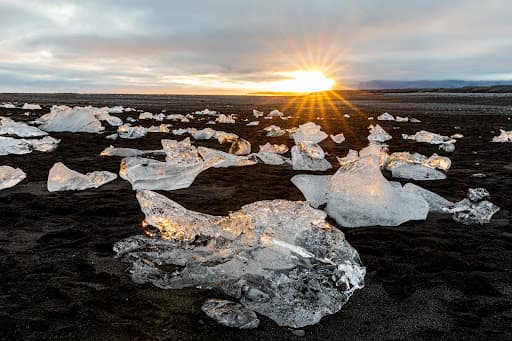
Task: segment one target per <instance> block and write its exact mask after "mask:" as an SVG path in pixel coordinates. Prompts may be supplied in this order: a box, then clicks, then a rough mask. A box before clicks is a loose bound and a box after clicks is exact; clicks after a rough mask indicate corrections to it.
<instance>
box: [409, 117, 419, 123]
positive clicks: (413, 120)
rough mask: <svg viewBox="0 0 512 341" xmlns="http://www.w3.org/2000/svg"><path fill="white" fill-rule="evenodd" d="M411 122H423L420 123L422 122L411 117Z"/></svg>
mask: <svg viewBox="0 0 512 341" xmlns="http://www.w3.org/2000/svg"><path fill="white" fill-rule="evenodd" d="M409 122H411V123H421V121H420V120H418V119H417V118H414V117H411V118H410V119H409Z"/></svg>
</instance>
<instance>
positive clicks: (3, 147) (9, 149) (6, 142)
mask: <svg viewBox="0 0 512 341" xmlns="http://www.w3.org/2000/svg"><path fill="white" fill-rule="evenodd" d="M30 152H32V144H31V143H30V142H29V141H27V140H24V139H15V138H12V137H4V136H0V155H9V154H17V155H22V154H28V153H30Z"/></svg>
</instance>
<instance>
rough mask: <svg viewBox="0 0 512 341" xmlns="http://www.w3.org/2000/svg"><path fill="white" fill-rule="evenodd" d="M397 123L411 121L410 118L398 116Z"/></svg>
mask: <svg viewBox="0 0 512 341" xmlns="http://www.w3.org/2000/svg"><path fill="white" fill-rule="evenodd" d="M395 121H396V122H408V121H409V117H401V116H397V117H395Z"/></svg>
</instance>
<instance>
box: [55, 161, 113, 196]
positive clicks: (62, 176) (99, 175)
mask: <svg viewBox="0 0 512 341" xmlns="http://www.w3.org/2000/svg"><path fill="white" fill-rule="evenodd" d="M116 178H117V175H116V174H114V173H111V172H106V171H95V172H90V173H87V174H82V173H79V172H76V171H74V170H71V169H69V168H68V167H66V166H65V165H64V164H63V163H62V162H57V163H56V164H54V165H53V167H52V168H51V169H50V172H49V173H48V182H47V187H48V191H49V192H57V191H81V190H84V189H88V188H98V187H100V186H102V185H104V184H106V183H108V182H111V181H113V180H115V179H116Z"/></svg>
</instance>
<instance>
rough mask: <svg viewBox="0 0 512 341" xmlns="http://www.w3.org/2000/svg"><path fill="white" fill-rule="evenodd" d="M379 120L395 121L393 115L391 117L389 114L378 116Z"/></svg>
mask: <svg viewBox="0 0 512 341" xmlns="http://www.w3.org/2000/svg"><path fill="white" fill-rule="evenodd" d="M377 119H378V120H379V121H394V120H395V118H394V117H393V115H391V114H389V113H387V112H385V113H383V114H382V115H379V116H377Z"/></svg>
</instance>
